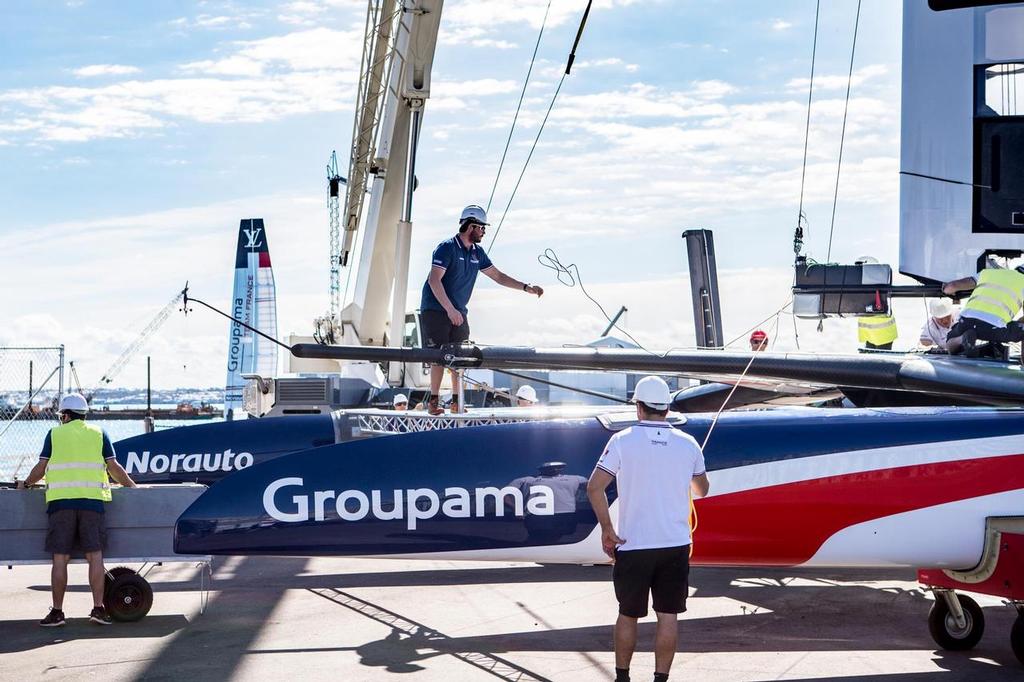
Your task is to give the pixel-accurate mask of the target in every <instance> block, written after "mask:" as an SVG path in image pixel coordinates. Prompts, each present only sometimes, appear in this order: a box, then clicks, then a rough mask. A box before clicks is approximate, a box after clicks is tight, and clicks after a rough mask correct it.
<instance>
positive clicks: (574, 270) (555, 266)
mask: <svg viewBox="0 0 1024 682" xmlns="http://www.w3.org/2000/svg"><path fill="white" fill-rule="evenodd" d="M537 262H538V263H540V264H541V265H542V266H543V267H545V268H548V269H551V270H554V271H555V278H556V279H557V280H558V281H559V282H561V283H562V284H564V285H565V286H567V287H569V288H570V289H571V288H573V287H575V286H576V284H577V283H578V284H579V285H580V291H582V292H583V295H584V296H586V297H587V298H588V299H590V302H591V303H593V304H594V305H596V306H597V309H598V310H600V311H601V314H602V315H604V317H605V319H606V320H608V323H609V324H611V325H612V326H613V327H615V328H616V329H618V330H619V331H620V332H622V333H623V334H625V335H626V336H627V337H629V340H630V341H632V342H633V343H635V344H636V345H637V347H638V348H640V349H641V350H642V351H644V352H646V353H650V352H651V351H649V350H647V349H646V348H644V346H643V344H641V343H640V342H639V341H637V340H636V339H634V338H633V335H632V334H630V333H629V332H627V331H626V330H625V329H623V328H622V327H620V326H619V325H618V324H616V323H614V322H613V321H612V318H611V316H610V315H608V313H607V311H605V309H604V306H602V305H601V304H600V303H598V302H597V299H595V298H594V297H593V296H591V295H590V293H588V292H587V288H586V287H585V286H583V278H582V277H581V276H580V267H579V266H578V265H576V264H575V263H570V264H569V265H563V264H562V262H561V261H560V260H558V255H557V254H556V253H555V250H554V249H550V248H548V249H544V253H542V254H540V255H539V256H537Z"/></svg>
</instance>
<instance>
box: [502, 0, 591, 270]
mask: <svg viewBox="0 0 1024 682" xmlns="http://www.w3.org/2000/svg"><path fill="white" fill-rule="evenodd" d="M593 3H594V0H587V8H586V9H585V10H583V18H582V19H581V20H580V26H579V28H578V29H577V30H576V40H575V41H573V44H572V50H570V51H569V60H568V61H567V62H566V64H565V72H564V73H563V74H562V77H561V78H560V79H559V80H558V87H556V88H555V94H554V95H552V96H551V102H550V103H549V104H548V110H547V112H545V114H544V119H543V120H542V121H541V122H540V127H539V128H538V129H537V135H536V137H534V138H533V145H532V146H531V147H530V153H529V154H527V155H526V162H525V163H523V169H522V170H521V171H519V178H518V179H517V180H516V184H515V186H514V187H513V188H512V194H511V195H510V196H509V198H508V202H506V203H505V210H504V211H502V214H501V220H499V221H498V226H497V227H496V228H494V235H493V236H492V237H491V243H490V244H489V245H488V246H487V252H488V253H490V251H491V249H493V248H494V242H496V241H497V240H498V234H500V233H501V226H502V225H503V224H504V223H505V218H506V217H507V216H508V211H509V208H510V207H511V206H512V201H513V200H514V199H515V198H516V192H518V191H519V185H520V184H521V183H522V182H523V176H524V175H526V169H527V168H528V167H529V166H530V159H532V158H533V152H534V151H536V150H537V143H538V142H540V136H541V133H543V132H544V126H545V125H547V122H548V117H549V116H551V110H552V109H553V108H554V106H555V100H557V99H558V93H560V92H561V91H562V84H563V83H565V77H566V76H568V75H569V72H570V71H571V70H572V64H573V62H574V61H576V48H577V47H579V44H580V39H581V38H582V37H583V27H584V26H586V25H587V17H588V16H589V15H590V6H591V5H592V4H593Z"/></svg>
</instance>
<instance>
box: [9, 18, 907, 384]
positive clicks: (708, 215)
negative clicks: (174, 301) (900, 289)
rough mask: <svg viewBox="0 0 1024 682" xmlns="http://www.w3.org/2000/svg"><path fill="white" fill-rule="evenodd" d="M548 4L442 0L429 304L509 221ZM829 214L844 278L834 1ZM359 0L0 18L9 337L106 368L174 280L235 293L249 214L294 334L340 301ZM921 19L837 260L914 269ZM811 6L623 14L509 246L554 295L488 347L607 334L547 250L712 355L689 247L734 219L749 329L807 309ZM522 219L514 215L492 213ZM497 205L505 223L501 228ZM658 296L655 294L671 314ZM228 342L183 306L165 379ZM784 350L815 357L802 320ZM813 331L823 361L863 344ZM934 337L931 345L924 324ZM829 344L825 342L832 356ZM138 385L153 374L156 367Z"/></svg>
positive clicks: (420, 202)
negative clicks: (467, 208)
mask: <svg viewBox="0 0 1024 682" xmlns="http://www.w3.org/2000/svg"><path fill="white" fill-rule="evenodd" d="M545 5H546V0H523V1H522V2H516V3H509V2H497V1H488V0H476V1H468V0H465V1H463V2H456V1H454V0H449V1H448V2H446V3H445V8H444V15H443V18H442V27H441V40H440V43H439V45H438V48H437V53H436V58H435V62H434V74H433V87H432V97H431V100H430V101H429V103H428V105H427V107H428V108H427V115H426V118H425V123H424V128H423V141H422V147H421V156H420V166H419V171H418V176H419V180H420V187H419V190H418V191H417V192H416V198H415V208H414V224H415V227H414V238H413V254H412V275H411V280H410V286H409V289H410V291H411V292H412V293H411V295H410V301H415V300H416V299H417V297H418V290H419V287H420V284H421V282H422V279H423V277H424V276H425V274H426V271H427V267H428V260H429V253H430V250H431V248H432V246H433V244H435V243H436V242H437V241H439V240H440V239H443V238H444V237H445V236H447V235H448V234H449V233H451V232H452V230H453V228H454V220H455V218H456V217H457V214H458V211H459V210H460V209H461V207H462V206H463V205H464V204H466V203H470V202H480V203H483V202H486V199H487V194H488V193H489V191H490V187H491V183H492V182H493V179H494V174H495V171H496V168H497V162H498V159H499V158H500V155H501V150H502V147H503V145H504V141H505V137H506V135H507V132H508V125H509V123H510V122H511V118H512V114H513V112H514V108H515V104H516V101H517V99H518V96H519V88H520V87H521V83H522V79H523V77H524V75H525V73H526V68H527V65H528V61H529V57H530V52H531V50H532V48H533V44H534V41H535V39H536V36H537V31H538V28H539V23H540V19H541V17H542V16H543V13H544V7H545ZM822 5H823V8H822V26H821V30H820V31H821V32H820V37H819V47H818V62H817V79H816V85H815V88H816V91H815V107H814V110H813V112H812V123H811V125H812V134H811V143H810V157H809V167H808V168H809V170H808V185H807V193H806V194H807V198H806V200H805V204H806V210H807V212H808V216H809V219H810V223H811V235H810V239H809V244H810V251H811V253H812V255H814V256H816V257H818V258H819V259H823V258H824V255H825V248H826V247H825V244H826V242H827V239H828V225H829V221H830V216H831V200H832V191H833V183H834V182H835V172H836V168H835V164H836V156H837V153H838V146H839V135H838V133H839V129H840V125H841V120H842V109H843V97H844V95H845V88H846V71H847V68H848V59H849V49H850V40H851V38H852V31H853V18H854V12H855V9H856V0H830V1H829V2H824V3H822ZM584 6H585V2H584V1H583V0H554V2H553V3H552V8H551V15H550V18H549V21H548V25H547V28H546V31H545V34H544V40H543V42H542V44H541V48H540V53H539V57H538V62H537V65H536V67H535V71H534V77H533V80H532V82H531V86H530V88H529V90H528V91H527V97H526V101H525V104H524V111H523V113H522V115H521V118H520V127H519V129H518V130H517V133H516V136H515V137H514V139H513V143H512V149H511V151H510V156H509V161H508V165H507V167H506V171H505V175H504V176H503V182H502V185H501V186H500V187H499V190H498V192H497V195H496V198H495V205H496V206H497V207H499V208H500V207H502V206H504V203H505V200H506V198H507V192H508V191H509V190H510V189H511V184H512V181H513V180H514V177H515V175H516V174H517V173H518V171H519V169H520V168H521V166H522V163H523V159H524V158H525V155H526V152H527V150H528V148H529V143H530V141H531V140H532V137H533V134H534V133H535V131H536V126H537V124H538V123H539V121H540V118H541V117H542V116H543V112H544V110H545V108H546V107H547V104H548V101H549V98H550V96H551V92H552V91H553V88H554V86H555V85H556V83H557V80H558V77H559V75H560V71H561V69H562V67H563V65H564V62H565V57H566V54H567V51H568V48H569V46H570V45H571V43H572V39H573V37H574V35H575V32H576V27H577V22H578V19H579V17H580V15H581V13H582V9H583V7H584ZM365 7H366V3H365V2H362V1H354V0H321V1H313V0H300V1H297V2H219V1H216V0H209V1H204V2H147V3H130V4H126V3H121V2H113V1H101V0H74V1H71V2H63V3H58V2H41V1H40V2H27V1H24V0H11V1H9V2H5V3H4V5H3V8H2V10H0V12H2V16H3V21H0V60H2V62H3V64H4V69H3V70H0V163H2V164H3V167H4V168H5V169H7V172H6V173H5V174H4V178H5V179H4V182H3V183H0V206H3V218H4V219H3V221H2V223H0V253H2V254H3V256H2V259H3V266H4V270H5V272H7V273H8V278H9V280H11V281H14V282H17V283H18V284H17V285H16V286H17V289H18V291H19V295H18V296H16V297H13V298H14V300H8V301H7V302H5V304H4V305H3V310H4V315H3V318H4V321H5V324H4V325H3V329H2V330H0V343H3V344H11V343H18V344H32V345H35V344H42V343H54V342H63V343H65V344H67V346H68V347H69V354H70V355H71V356H72V357H77V358H78V362H77V363H76V364H77V365H78V366H79V368H80V372H81V373H82V374H84V375H86V377H88V376H92V375H93V374H94V375H95V376H99V375H100V374H101V373H102V372H103V370H104V369H105V368H106V365H107V364H108V363H109V362H110V361H111V360H112V359H113V358H114V357H115V356H116V354H117V353H118V352H119V350H120V349H121V348H122V347H123V346H125V345H127V344H128V343H130V342H131V340H132V339H133V338H134V335H135V334H136V333H137V331H138V330H139V329H140V328H141V327H142V326H144V325H145V322H146V320H147V319H148V317H150V316H151V315H153V314H154V313H155V312H156V311H157V310H159V308H160V307H161V306H162V305H163V304H164V303H165V302H166V301H167V300H169V299H170V298H171V297H172V296H173V295H174V293H175V292H176V291H177V290H178V289H180V288H181V285H182V284H183V283H184V281H185V279H189V280H190V281H191V282H192V285H193V289H194V293H195V294H196V295H199V296H201V297H203V298H206V299H208V300H210V301H211V302H214V301H218V300H219V301H224V300H226V299H227V297H228V295H229V293H230V282H231V273H230V271H229V269H228V268H229V267H230V260H231V255H232V250H233V242H234V234H235V230H236V229H237V224H238V220H239V219H240V218H243V217H254V216H262V217H264V218H265V219H266V220H267V226H268V235H269V239H270V245H271V250H272V253H273V258H274V264H275V273H276V275H277V281H278V290H279V317H280V318H281V331H282V333H286V332H289V331H295V332H301V333H307V332H308V331H309V328H310V321H311V320H312V318H313V317H315V316H316V315H319V314H321V313H322V312H323V311H324V309H325V308H326V306H327V214H326V210H325V183H324V164H325V163H326V161H327V159H328V157H329V156H330V153H331V150H333V149H337V150H339V155H340V156H341V157H342V158H345V157H347V149H348V146H349V144H350V135H351V127H352V115H353V108H354V99H355V95H354V88H355V82H356V80H357V77H358V59H359V52H360V50H361V40H362V31H363V24H364V14H365ZM899 8H900V3H898V2H894V1H893V0H865V1H864V3H863V10H862V16H861V24H860V35H859V43H858V51H857V55H856V60H855V64H854V79H853V92H852V99H851V105H850V114H849V122H848V124H847V144H846V148H845V152H844V167H843V176H842V184H841V188H840V195H839V197H840V200H839V211H838V215H837V219H836V228H835V229H836V242H835V245H834V246H833V254H832V256H833V258H834V259H835V258H839V259H851V258H853V257H854V256H857V255H860V254H861V253H862V252H873V253H875V254H876V255H878V256H879V257H880V258H883V259H886V258H888V259H893V258H895V255H896V241H897V236H896V230H897V223H896V221H897V186H898V182H897V169H898V139H899V130H898V127H899V55H900V11H899ZM814 9H815V3H814V1H813V0H785V1H780V2H771V3H765V2H759V1H755V0H710V1H699V2H698V1H696V0H688V1H676V2H670V1H668V0H663V1H658V0H649V1H644V0H604V1H599V2H595V7H594V10H593V11H592V13H591V16H590V20H589V22H588V24H587V28H586V32H585V35H584V37H583V40H582V43H581V45H580V48H579V53H578V57H577V62H576V67H575V68H574V70H573V73H572V75H571V76H569V78H568V79H566V82H565V85H564V86H563V89H562V94H561V96H560V98H559V101H558V104H556V107H555V109H554V112H553V113H552V117H551V120H550V121H549V123H548V126H547V128H546V130H545V132H544V136H543V138H542V141H541V145H540V146H539V148H538V150H537V152H536V154H535V156H534V159H533V162H532V163H531V166H530V168H529V170H528V172H527V175H526V178H525V180H524V183H523V186H522V187H521V189H520V192H519V194H518V196H517V198H516V201H515V203H514V204H513V207H512V211H511V212H510V213H509V215H508V217H507V219H506V222H505V226H504V227H503V228H502V234H501V238H500V239H499V241H498V243H497V245H496V248H495V249H494V250H493V257H494V260H495V262H496V263H498V264H499V265H500V266H501V267H502V269H504V270H505V271H507V272H509V273H510V274H513V275H515V276H517V277H519V278H521V279H527V280H529V281H534V282H537V283H540V284H542V285H545V286H546V287H547V288H548V291H549V294H548V295H547V296H545V297H544V299H542V300H541V301H539V302H537V301H531V302H529V304H528V305H524V300H523V299H522V298H521V297H520V296H517V295H516V294H515V293H514V292H510V291H508V290H500V289H496V288H494V287H493V286H492V285H491V284H490V282H481V285H480V287H479V289H478V292H477V294H476V296H475V299H474V305H473V306H471V310H472V319H473V322H474V336H475V337H477V338H478V340H480V341H485V342H487V341H491V342H493V341H496V340H502V341H511V342H516V343H545V344H548V343H567V342H579V341H581V340H587V339H588V338H590V337H592V336H594V335H596V334H597V333H599V332H600V330H601V328H603V326H604V324H603V319H602V318H601V315H600V313H599V312H598V311H597V310H596V309H595V308H594V307H593V306H592V305H591V304H590V303H588V302H587V301H586V300H585V299H584V298H583V297H582V295H581V294H580V293H579V292H578V290H570V289H563V288H561V287H560V286H559V285H558V284H557V283H556V282H555V281H554V279H553V276H552V275H551V273H550V272H549V271H546V270H544V269H543V268H541V267H540V265H539V264H538V263H537V261H536V257H537V255H538V254H539V253H540V252H542V251H543V250H544V249H545V248H547V247H549V246H553V247H555V248H556V250H557V251H558V254H559V256H560V257H561V258H562V260H563V261H565V262H573V261H574V262H576V263H578V264H579V265H580V267H581V270H582V271H583V274H584V277H585V279H586V282H587V284H588V289H590V290H591V293H592V294H595V295H596V296H597V297H598V298H599V299H600V300H602V302H603V303H605V305H606V307H607V308H610V309H612V310H614V309H616V308H617V307H618V306H619V305H623V304H624V305H627V306H628V307H629V308H630V313H629V316H628V318H627V324H628V325H629V328H630V329H631V331H634V333H636V334H637V335H638V337H640V338H642V340H644V341H645V342H646V343H650V344H651V345H652V346H661V347H668V346H672V345H686V344H687V343H691V342H692V321H691V312H690V309H689V295H688V289H687V284H686V275H685V255H684V252H683V245H682V243H681V240H680V239H679V233H680V232H681V231H682V230H683V229H686V228H689V227H708V228H711V229H713V230H715V236H716V242H717V246H718V250H719V268H720V271H721V277H722V280H723V299H724V300H723V309H724V312H725V318H726V327H727V332H729V331H730V330H731V332H733V333H740V332H742V331H743V330H744V329H746V328H747V327H749V326H751V325H752V324H754V323H755V322H757V321H758V320H760V319H762V318H764V317H766V316H767V315H769V314H770V313H771V312H772V311H773V310H775V309H776V308H778V306H779V305H780V304H781V303H782V302H784V300H785V297H786V288H787V286H788V284H789V279H790V274H789V270H788V268H789V266H790V263H791V258H792V254H791V243H790V240H791V235H792V229H793V224H794V221H795V216H796V207H797V200H798V195H799V182H800V166H801V155H802V151H803V131H804V117H805V113H806V112H805V108H804V107H805V105H806V97H807V76H808V69H809V66H810V62H809V60H810V50H811V35H812V30H813V23H814ZM499 214H500V211H499ZM497 216H498V214H493V213H492V218H496V217H497ZM652 293H653V294H654V295H652ZM224 327H225V325H223V324H221V323H220V322H219V321H217V320H214V319H211V318H208V317H204V316H201V315H195V316H192V317H190V318H189V319H188V320H183V319H179V318H178V317H177V316H176V317H175V318H174V319H172V320H171V322H169V323H168V325H167V327H166V328H165V331H164V333H163V334H161V336H160V338H158V339H155V340H154V341H153V343H152V345H151V347H150V351H151V352H152V353H153V355H154V363H155V368H156V374H157V377H158V383H160V385H208V384H217V383H220V382H222V381H223V377H222V375H223V369H222V365H223V360H224V356H225V353H226V342H225V340H224V335H225V333H226V329H225V328H224ZM781 328H782V329H783V330H788V331H780V332H779V334H778V336H779V343H780V344H781V346H782V347H793V346H795V343H796V341H795V339H794V338H792V337H793V333H792V323H791V322H789V321H788V319H787V320H785V321H784V322H783V324H782V325H781ZM848 331H849V330H848V329H847V327H846V326H844V324H843V323H841V322H840V323H836V325H835V326H834V328H833V331H832V332H831V333H829V332H826V334H825V335H821V336H817V337H816V336H815V335H814V333H813V330H812V328H808V329H807V330H806V333H805V332H803V331H801V339H800V341H801V345H802V346H803V347H806V346H807V345H808V344H810V345H813V344H815V343H819V344H821V345H828V344H834V343H838V342H840V341H841V342H842V343H846V342H847V341H846V340H847V339H848V337H849V334H848ZM904 331H905V332H906V335H907V337H908V338H913V337H914V336H915V333H916V327H915V326H914V325H913V324H911V325H908V326H907V329H906V330H904ZM815 339H816V340H815ZM135 365H138V366H137V367H135V366H133V367H130V368H128V369H127V370H126V371H125V373H124V383H125V384H128V385H131V384H136V385H137V384H139V383H140V382H141V381H142V378H143V376H144V375H143V371H144V370H143V369H142V363H139V362H136V363H135Z"/></svg>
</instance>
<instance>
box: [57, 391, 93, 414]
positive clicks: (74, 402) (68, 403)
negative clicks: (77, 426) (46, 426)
mask: <svg viewBox="0 0 1024 682" xmlns="http://www.w3.org/2000/svg"><path fill="white" fill-rule="evenodd" d="M64 410H69V411H71V412H88V411H89V403H87V402H86V401H85V398H84V397H82V394H81V393H68V394H67V395H66V396H64V397H63V398H61V399H60V411H61V412H63V411H64Z"/></svg>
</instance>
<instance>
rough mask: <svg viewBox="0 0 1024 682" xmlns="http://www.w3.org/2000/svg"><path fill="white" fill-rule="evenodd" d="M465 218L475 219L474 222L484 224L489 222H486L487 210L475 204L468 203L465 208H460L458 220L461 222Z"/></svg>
mask: <svg viewBox="0 0 1024 682" xmlns="http://www.w3.org/2000/svg"><path fill="white" fill-rule="evenodd" d="M467 219H471V220H475V221H476V222H478V223H482V224H484V225H490V223H488V222H487V211H485V210H484V209H483V208H481V207H479V206H477V205H476V204H470V205H469V206H467V207H466V208H464V209H462V217H461V218H459V222H460V223H461V222H462V221H463V220H467Z"/></svg>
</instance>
